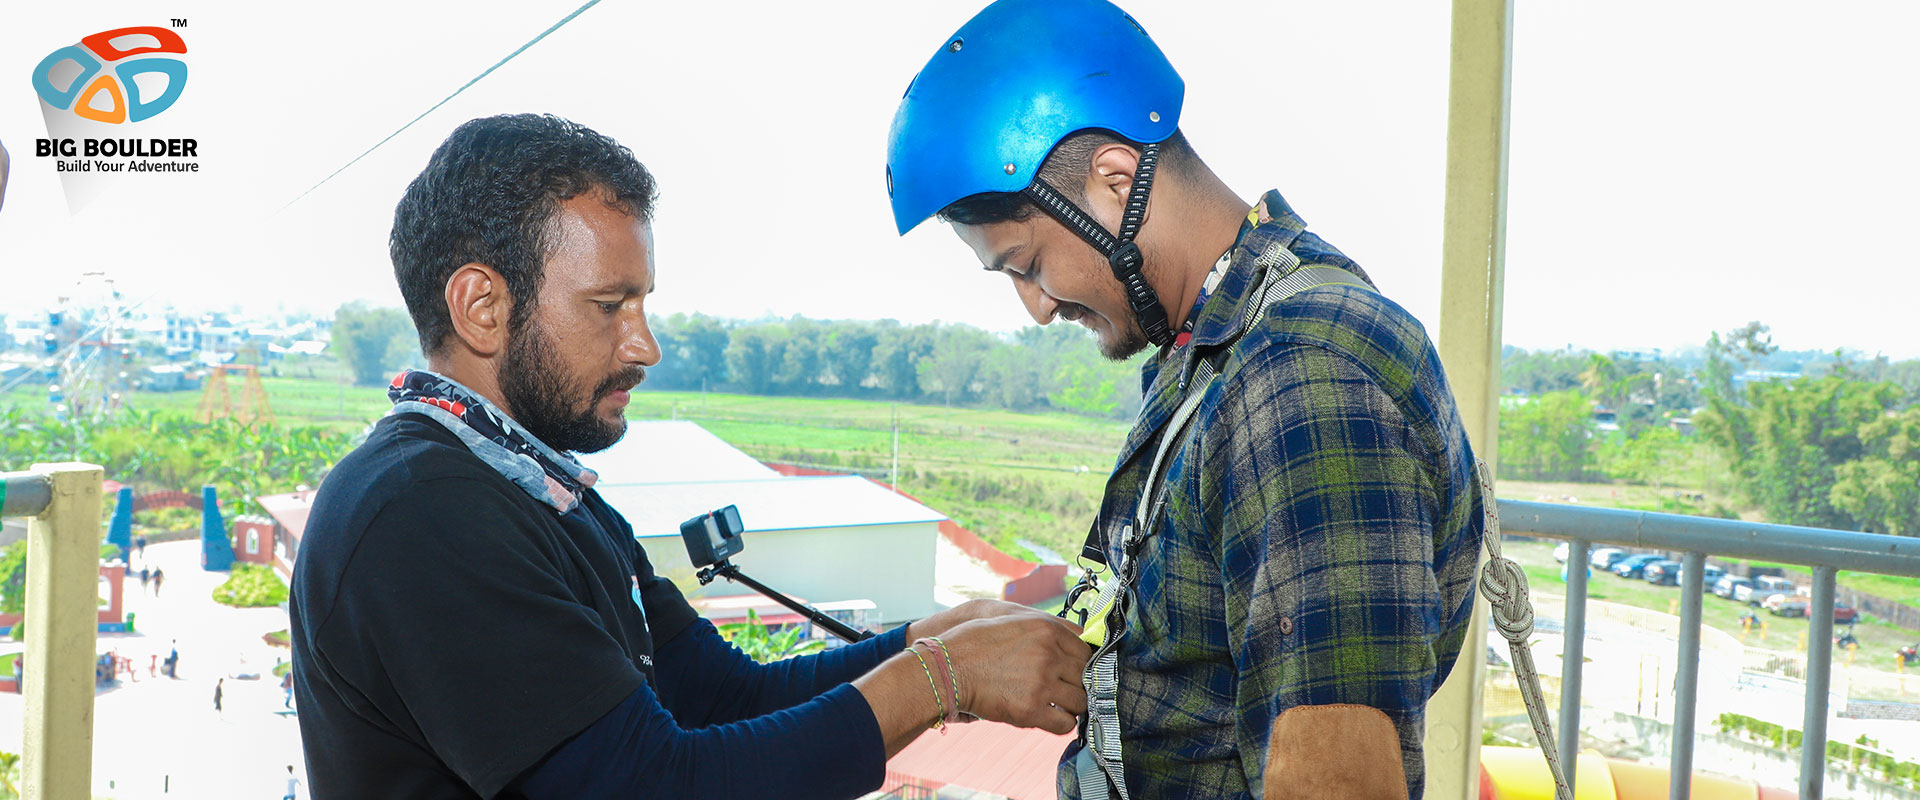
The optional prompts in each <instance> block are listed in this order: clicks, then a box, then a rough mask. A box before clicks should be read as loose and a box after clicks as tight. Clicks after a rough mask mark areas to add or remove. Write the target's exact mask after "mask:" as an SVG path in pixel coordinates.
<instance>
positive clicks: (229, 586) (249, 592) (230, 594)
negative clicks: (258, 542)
mask: <svg viewBox="0 0 1920 800" xmlns="http://www.w3.org/2000/svg"><path fill="white" fill-rule="evenodd" d="M213 600H214V602H216V603H222V604H225V605H230V606H235V607H239V608H251V607H255V606H277V605H279V604H281V603H284V602H286V601H287V584H286V582H285V581H282V580H280V574H279V573H277V572H274V571H273V570H272V569H270V568H268V567H263V566H260V565H259V564H235V565H233V573H232V574H231V575H229V576H228V577H227V582H226V583H223V584H220V585H219V586H218V587H216V588H215V589H214V590H213Z"/></svg>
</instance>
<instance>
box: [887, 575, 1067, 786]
mask: <svg viewBox="0 0 1920 800" xmlns="http://www.w3.org/2000/svg"><path fill="white" fill-rule="evenodd" d="M969 607H971V608H969ZM963 609H965V610H963ZM953 611H954V612H955V613H954V614H951V615H949V616H948V617H946V618H945V619H941V620H936V619H934V618H931V617H930V618H928V620H927V621H928V622H931V623H932V624H931V625H929V626H924V627H919V628H918V629H916V628H913V627H910V628H909V629H908V632H909V636H913V637H916V638H917V637H918V636H920V635H922V634H921V633H920V631H923V630H932V629H934V628H936V627H938V626H940V625H941V624H943V623H946V624H951V625H952V627H951V628H947V629H945V630H937V631H935V632H934V633H931V634H927V635H935V636H939V637H941V640H942V641H944V642H945V643H946V645H947V652H948V653H950V654H951V655H952V660H953V670H954V672H955V673H956V674H957V675H958V676H959V679H960V681H959V683H960V685H959V691H960V709H961V710H962V711H965V712H967V713H970V714H973V715H974V716H977V717H980V718H981V719H989V720H994V721H998V722H1005V723H1009V724H1012V725H1018V726H1020V727H1025V728H1044V729H1046V730H1049V731H1052V732H1054V733H1067V732H1069V731H1072V730H1073V728H1074V725H1075V724H1076V722H1077V720H1076V719H1075V718H1076V717H1077V716H1078V715H1080V714H1082V713H1085V712H1086V710H1087V693H1086V691H1085V690H1084V689H1082V688H1081V686H1080V674H1081V672H1082V671H1084V670H1085V669H1086V665H1087V659H1088V658H1090V657H1091V656H1092V655H1093V651H1092V650H1091V649H1089V648H1088V647H1087V645H1086V643H1085V642H1082V641H1080V638H1079V635H1080V628H1079V626H1077V625H1074V624H1073V623H1071V622H1067V621H1066V620H1063V619H1060V618H1058V617H1055V616H1053V615H1051V614H1046V613H1043V612H1038V611H1034V610H1032V609H1028V608H1025V607H1022V606H1014V605H1012V604H1010V603H994V602H992V601H986V602H983V603H980V604H977V605H976V604H974V603H968V604H965V605H963V606H960V607H958V608H955V609H953ZM942 613H946V612H942ZM962 614H968V615H971V614H983V615H984V616H978V617H975V618H972V619H967V620H964V621H958V622H956V621H955V618H957V617H959V616H961V615H962ZM938 616H939V615H936V617H938ZM916 625H918V623H916ZM928 663H929V664H930V665H931V664H936V663H938V662H937V661H934V660H932V659H929V661H928ZM853 687H854V688H855V689H859V690H860V693H861V694H862V695H863V696H865V697H866V699H867V704H868V705H869V706H870V707H871V708H872V709H873V716H874V719H875V721H877V722H878V723H879V724H880V735H881V737H882V739H883V740H884V741H885V742H886V747H887V756H888V757H889V758H891V757H892V756H893V755H894V754H895V753H898V752H900V750H901V749H903V748H905V747H906V746H907V745H908V744H910V743H912V742H913V740H914V739H915V738H918V737H919V735H920V734H921V733H923V732H925V731H926V730H927V728H928V727H929V726H931V725H932V724H933V721H934V720H936V719H938V718H940V715H941V712H942V710H943V709H944V707H945V705H947V704H951V703H952V698H950V697H947V698H940V699H939V700H938V701H936V700H935V695H934V688H933V686H932V685H931V684H930V682H929V681H928V677H927V674H926V672H925V671H924V670H923V669H922V668H921V665H920V660H919V659H917V658H914V656H913V654H911V653H901V654H899V655H896V656H894V657H892V658H889V659H887V661H886V662H885V663H883V664H881V665H880V666H879V667H877V668H875V669H874V670H873V671H872V672H869V673H867V674H865V675H862V676H860V678H859V679H858V680H855V681H854V682H853Z"/></svg>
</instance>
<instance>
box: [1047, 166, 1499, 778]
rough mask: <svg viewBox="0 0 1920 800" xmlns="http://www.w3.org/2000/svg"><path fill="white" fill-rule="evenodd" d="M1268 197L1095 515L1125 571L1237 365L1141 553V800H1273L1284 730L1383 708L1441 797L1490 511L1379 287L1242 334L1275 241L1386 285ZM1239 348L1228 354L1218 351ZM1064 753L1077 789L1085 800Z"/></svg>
mask: <svg viewBox="0 0 1920 800" xmlns="http://www.w3.org/2000/svg"><path fill="white" fill-rule="evenodd" d="M1305 228H1306V223H1305V221H1303V220H1301V219H1300V217H1299V216H1297V215H1295V214H1294V213H1293V210H1292V209H1291V208H1289V207H1288V206H1287V205H1286V201H1285V200H1283V199H1281V197H1280V195H1279V193H1278V192H1268V193H1267V194H1266V195H1265V196H1264V197H1262V199H1261V201H1260V203H1259V205H1257V206H1256V207H1255V209H1254V212H1253V213H1252V214H1249V224H1248V226H1246V227H1245V228H1243V230H1242V235H1241V238H1240V242H1239V243H1238V244H1236V245H1235V250H1234V251H1233V252H1232V255H1231V261H1230V266H1229V267H1228V271H1227V273H1226V275H1225V276H1224V277H1223V278H1222V279H1221V280H1220V283H1219V285H1218V286H1217V287H1215V289H1214V290H1213V291H1212V293H1211V294H1210V295H1208V296H1207V298H1206V301H1205V305H1204V306H1203V307H1202V308H1201V309H1200V311H1199V312H1198V313H1199V317H1198V319H1197V320H1196V321H1195V324H1194V326H1193V338H1192V340H1191V342H1190V343H1189V344H1187V345H1186V346H1174V347H1167V348H1163V349H1162V351H1161V352H1160V353H1159V354H1158V355H1157V357H1156V358H1154V359H1153V360H1151V361H1150V362H1149V363H1148V364H1147V365H1146V367H1145V369H1144V372H1143V375H1142V383H1143V386H1144V387H1145V389H1144V392H1145V397H1146V402H1145V405H1144V407H1143V409H1142V410H1141V412H1140V417H1139V420H1138V421H1137V422H1136V423H1135V425H1134V428H1133V430H1132V432H1131V433H1130V434H1129V435H1128V437H1127V441H1126V444H1125V446H1124V447H1123V449H1122V450H1121V454H1120V458H1119V461H1118V463H1117V465H1116V467H1115V470H1114V473H1113V476H1112V477H1111V478H1110V479H1109V480H1108V482H1107V488H1106V494H1105V498H1104V500H1103V501H1102V503H1101V508H1100V513H1099V517H1098V519H1097V521H1096V522H1095V525H1096V526H1097V529H1098V530H1099V531H1101V532H1103V534H1104V536H1105V541H1106V542H1107V543H1108V553H1107V557H1108V563H1110V564H1118V563H1119V542H1120V533H1119V531H1120V528H1121V526H1122V525H1123V524H1126V523H1128V522H1129V521H1130V520H1131V517H1132V515H1133V513H1134V506H1135V503H1136V500H1137V499H1138V497H1139V493H1140V492H1141V491H1144V487H1143V486H1142V484H1143V483H1144V482H1145V479H1146V478H1145V474H1146V472H1147V468H1148V465H1149V464H1150V463H1151V462H1152V460H1153V455H1154V451H1155V449H1156V447H1157V445H1158V441H1157V440H1158V438H1159V434H1160V431H1161V429H1162V428H1163V427H1164V426H1165V424H1166V422H1167V418H1168V417H1169V416H1170V415H1171V414H1172V412H1173V410H1174V409H1175V408H1176V407H1177V406H1178V405H1179V404H1180V401H1181V400H1182V399H1183V398H1184V396H1185V395H1186V392H1187V390H1186V389H1185V388H1184V387H1182V386H1181V384H1182V383H1183V380H1182V379H1183V377H1184V376H1187V375H1190V374H1191V370H1192V367H1193V364H1194V361H1193V359H1194V358H1196V357H1200V358H1207V357H1213V358H1216V359H1219V360H1218V361H1217V363H1219V365H1220V372H1219V374H1218V375H1217V376H1216V377H1215V378H1214V379H1213V380H1212V381H1211V382H1209V383H1208V384H1206V385H1204V386H1194V387H1192V389H1191V391H1196V392H1205V393H1206V396H1205V398H1204V399H1203V400H1202V401H1201V404H1200V406H1199V408H1198V409H1197V412H1196V414H1195V417H1194V424H1192V425H1189V426H1188V427H1187V429H1186V432H1185V436H1184V439H1183V441H1181V442H1179V443H1178V444H1176V445H1175V447H1174V449H1173V450H1171V451H1170V452H1169V454H1168V457H1167V458H1168V464H1169V466H1168V467H1167V468H1166V469H1167V478H1166V482H1167V490H1166V491H1167V506H1166V511H1165V513H1164V514H1163V516H1162V517H1161V518H1160V522H1159V523H1158V525H1157V526H1156V528H1155V530H1154V534H1153V537H1152V538H1150V539H1148V540H1147V542H1146V545H1145V546H1144V547H1143V548H1142V552H1141V554H1140V556H1139V558H1140V565H1139V576H1140V577H1139V580H1138V583H1137V585H1136V587H1135V589H1134V594H1133V596H1132V599H1131V601H1130V604H1129V605H1128V606H1127V608H1126V618H1125V620H1126V630H1127V633H1126V637H1127V638H1126V639H1125V640H1124V641H1123V642H1122V644H1121V649H1120V658H1119V664H1120V695H1119V702H1120V722H1121V731H1122V734H1121V735H1122V747H1121V752H1122V757H1123V760H1124V766H1125V771H1126V779H1127V785H1128V789H1129V790H1130V793H1131V795H1132V796H1133V797H1135V798H1174V797H1207V798H1215V797H1257V796H1260V795H1261V794H1262V793H1263V786H1262V780H1263V772H1264V771H1265V767H1266V763H1265V761H1266V759H1265V756H1266V752H1267V747H1266V744H1267V736H1268V733H1269V732H1270V731H1271V730H1272V727H1273V723H1274V720H1275V719H1277V718H1278V717H1279V715H1280V714H1281V713H1282V712H1285V711H1286V710H1287V709H1290V708H1293V707H1296V706H1303V705H1327V704H1334V703H1354V704H1360V705H1366V706H1372V707H1374V708H1378V709H1380V710H1381V711H1383V712H1385V713H1386V714H1387V716H1388V717H1389V718H1390V719H1392V720H1393V722H1394V725H1395V727H1396V728H1397V730H1398V731H1399V734H1400V744H1401V755H1402V762H1403V764H1404V766H1405V768H1406V776H1407V785H1408V789H1409V793H1410V795H1409V796H1410V797H1413V798H1418V797H1420V796H1421V792H1422V789H1423V786H1424V778H1425V776H1424V773H1423V767H1422V758H1421V737H1422V735H1423V729H1424V708H1425V705H1426V702H1427V699H1428V698H1429V697H1431V696H1432V694H1433V692H1434V691H1435V690H1436V689H1438V688H1439V685H1440V683H1441V681H1442V680H1443V679H1444V678H1445V677H1446V675H1447V672H1448V671H1449V670H1450V669H1451V668H1452V666H1453V662H1454V658H1455V656H1456V655H1458V653H1459V651H1460V646H1461V642H1462V641H1463V640H1464V638H1465V635H1466V631H1467V625H1468V623H1469V621H1470V620H1471V618H1472V615H1471V613H1470V612H1471V611H1472V601H1473V593H1474V592H1473V582H1474V570H1475V566H1476V565H1477V563H1478V561H1477V559H1478V555H1479V549H1480V545H1481V534H1482V520H1481V503H1482V502H1483V498H1482V497H1481V496H1480V491H1479V488H1478V484H1477V483H1476V482H1475V480H1474V472H1473V454H1472V451H1471V449H1470V447H1469V445H1468V442H1467V436H1466V432H1465V429H1464V428H1463V427H1462V426H1461V423H1460V416H1459V412H1458V411H1457V410H1456V409H1455V405H1454V399H1453V393H1452V390H1451V389H1450V388H1449V387H1448V385H1447V380H1446V376H1445V374H1444V373H1443V371H1442V369H1441V366H1440V358H1439V354H1438V353H1437V352H1436V351H1435V350H1434V347H1433V345H1432V343H1431V342H1430V341H1429V340H1428V338H1427V335H1426V331H1425V330H1424V329H1423V328H1422V327H1421V325H1420V323H1419V322H1418V321H1417V320H1415V319H1414V318H1413V316H1412V315H1410V314H1408V313H1407V312H1406V311H1405V310H1403V309H1401V308H1400V307H1399V306H1397V305H1395V304H1394V303H1392V302H1391V301H1389V300H1387V299H1385V298H1384V297H1382V296H1380V295H1379V294H1378V293H1376V292H1372V291H1367V290H1365V289H1361V288H1359V287H1356V286H1348V285H1332V286H1323V287H1317V288H1313V289H1309V290H1306V291H1303V292H1301V293H1299V294H1296V295H1294V296H1293V297H1291V298H1289V299H1286V300H1284V301H1281V302H1279V303H1276V304H1275V305H1274V307H1273V308H1272V309H1270V310H1269V311H1268V312H1267V313H1266V314H1264V315H1263V316H1262V317H1261V318H1260V319H1259V320H1258V321H1256V322H1255V323H1254V324H1253V327H1252V328H1251V329H1250V330H1249V331H1248V332H1247V333H1246V335H1245V336H1244V337H1242V338H1240V339H1239V340H1238V341H1234V335H1235V334H1236V333H1237V332H1238V331H1239V329H1240V325H1241V320H1242V319H1243V318H1244V317H1243V315H1244V314H1245V312H1246V310H1247V309H1246V306H1247V304H1249V303H1252V302H1257V300H1258V297H1257V294H1256V293H1255V292H1254V289H1255V288H1256V287H1257V286H1258V284H1259V282H1260V277H1261V272H1262V271H1263V268H1261V267H1259V266H1257V265H1256V264H1255V263H1254V262H1255V259H1256V257H1258V256H1259V254H1260V253H1261V252H1263V251H1264V250H1265V249H1266V248H1267V247H1269V246H1280V247H1287V248H1288V249H1290V250H1291V251H1292V252H1293V253H1294V255H1296V256H1298V257H1299V259H1300V261H1301V263H1302V264H1303V265H1307V266H1313V265H1322V266H1334V267H1340V268H1342V269H1345V270H1347V271H1349V272H1352V273H1354V274H1355V275H1358V276H1360V277H1361V278H1362V279H1363V280H1366V281H1367V282H1368V283H1369V284H1371V283H1372V281H1371V279H1368V278H1367V277H1366V273H1364V272H1363V271H1361V269H1360V267H1359V266H1358V265H1357V264H1354V263H1353V262H1352V261H1351V260H1349V259H1347V257H1346V256H1344V255H1342V254H1341V253H1340V251H1338V250H1336V249H1334V248H1333V247H1332V246H1331V245H1328V244H1327V243H1326V242H1324V241H1322V240H1321V239H1320V238H1319V237H1318V236H1315V235H1313V234H1311V233H1307V232H1305ZM1222 348H1224V352H1223V350H1222ZM1078 748H1079V744H1078V743H1075V744H1073V745H1070V746H1069V748H1068V751H1067V753H1066V756H1065V758H1063V760H1062V763H1061V769H1060V771H1059V787H1060V795H1061V797H1063V798H1078V797H1079V796H1080V793H1079V787H1078V785H1077V780H1076V776H1075V774H1074V771H1073V768H1072V759H1073V755H1074V753H1075V752H1076V751H1077V750H1078Z"/></svg>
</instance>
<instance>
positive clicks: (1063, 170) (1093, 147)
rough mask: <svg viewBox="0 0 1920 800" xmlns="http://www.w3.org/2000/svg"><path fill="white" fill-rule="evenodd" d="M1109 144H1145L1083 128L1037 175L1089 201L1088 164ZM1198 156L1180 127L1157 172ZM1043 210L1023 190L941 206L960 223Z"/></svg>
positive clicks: (1013, 218) (1163, 149)
mask: <svg viewBox="0 0 1920 800" xmlns="http://www.w3.org/2000/svg"><path fill="white" fill-rule="evenodd" d="M1109 144H1124V145H1127V146H1129V147H1132V148H1133V149H1135V150H1139V149H1140V148H1142V147H1144V146H1145V145H1142V144H1141V143H1139V142H1136V141H1133V140H1132V139H1128V138H1126V137H1124V136H1120V135H1119V134H1116V133H1113V132H1112V131H1108V130H1103V129H1092V130H1085V131H1080V132H1078V133H1074V134H1070V135H1068V136H1067V138H1065V139H1061V140H1060V143H1059V144H1056V145H1054V146H1053V152H1051V153H1048V154H1047V160H1046V161H1043V162H1041V163H1040V173H1039V175H1038V176H1037V177H1038V178H1039V179H1040V180H1043V181H1046V182H1047V185H1048V186H1052V187H1053V188H1054V190H1055V191H1058V192H1060V194H1062V195H1065V196H1066V198H1067V199H1068V200H1072V201H1073V202H1074V203H1076V204H1080V203H1085V202H1086V200H1087V192H1086V183H1087V168H1088V167H1091V166H1093V154H1094V152H1095V151H1097V150H1099V149H1100V148H1102V147H1105V146H1107V145H1109ZM1194 157H1195V156H1194V154H1193V147H1192V146H1191V145H1189V144H1187V137H1186V135H1185V134H1183V133H1181V132H1180V131H1178V130H1176V131H1174V132H1173V135H1172V136H1170V137H1168V138H1167V140H1166V141H1164V142H1161V143H1160V165H1159V171H1158V172H1157V173H1156V174H1162V175H1164V174H1166V173H1168V172H1178V171H1180V170H1182V169H1184V168H1185V167H1186V165H1187V162H1188V160H1189V159H1192V158H1194ZM1039 211H1040V207H1039V206H1037V205H1034V204H1033V200H1032V199H1031V198H1029V197H1028V196H1027V195H1026V194H1025V193H1022V192H981V193H980V194H975V195H968V196H966V197H962V198H960V199H959V200H955V201H953V203H951V204H949V205H948V206H947V207H946V208H943V209H940V214H939V217H940V219H942V220H945V221H947V222H951V223H954V224H958V225H992V224H994V223H996V222H1019V221H1020V220H1023V219H1026V218H1028V217H1031V216H1033V215H1034V214H1036V213H1039Z"/></svg>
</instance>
